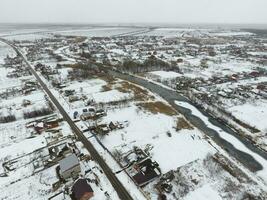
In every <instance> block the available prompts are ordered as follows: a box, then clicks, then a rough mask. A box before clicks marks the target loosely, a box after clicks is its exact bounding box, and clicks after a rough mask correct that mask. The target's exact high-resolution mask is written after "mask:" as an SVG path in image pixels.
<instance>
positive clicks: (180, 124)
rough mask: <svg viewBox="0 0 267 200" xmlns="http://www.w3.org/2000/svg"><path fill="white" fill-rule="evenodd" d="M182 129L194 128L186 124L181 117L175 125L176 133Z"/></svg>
mask: <svg viewBox="0 0 267 200" xmlns="http://www.w3.org/2000/svg"><path fill="white" fill-rule="evenodd" d="M182 129H188V130H193V129H194V127H193V126H192V125H191V124H189V123H188V121H186V120H185V119H184V118H183V117H178V119H177V123H176V131H180V130H182Z"/></svg>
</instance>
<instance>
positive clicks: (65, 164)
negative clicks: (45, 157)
mask: <svg viewBox="0 0 267 200" xmlns="http://www.w3.org/2000/svg"><path fill="white" fill-rule="evenodd" d="M77 165H79V160H78V158H77V156H76V155H75V154H71V155H69V156H68V157H66V158H64V159H62V160H61V161H59V166H60V170H61V171H62V172H65V171H67V170H69V169H71V168H73V167H75V166H77Z"/></svg>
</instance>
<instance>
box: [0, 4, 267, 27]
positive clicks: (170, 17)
mask: <svg viewBox="0 0 267 200" xmlns="http://www.w3.org/2000/svg"><path fill="white" fill-rule="evenodd" d="M0 22H7V23H9V22H18V23H34V22H49V23H58V22H60V23H61V22H65V23H247V24H251V23H252V24H254V23H263V24H267V0H0Z"/></svg>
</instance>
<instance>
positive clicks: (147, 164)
mask: <svg viewBox="0 0 267 200" xmlns="http://www.w3.org/2000/svg"><path fill="white" fill-rule="evenodd" d="M134 168H135V169H136V170H137V171H138V173H137V174H135V175H134V176H133V177H132V178H133V180H134V181H135V182H136V184H137V185H138V186H144V185H146V184H147V183H149V182H151V181H153V180H154V179H155V178H157V177H159V176H160V175H161V171H160V169H159V166H158V163H156V162H152V160H151V159H146V160H144V161H142V162H141V163H139V164H136V165H135V167H134Z"/></svg>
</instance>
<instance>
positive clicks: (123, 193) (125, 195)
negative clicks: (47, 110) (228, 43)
mask: <svg viewBox="0 0 267 200" xmlns="http://www.w3.org/2000/svg"><path fill="white" fill-rule="evenodd" d="M0 40H1V41H2V42H4V43H6V44H8V45H9V46H11V47H12V48H13V49H14V50H15V51H16V52H17V54H18V55H20V56H21V57H22V58H23V60H24V62H25V63H26V64H27V66H28V68H29V70H30V71H31V72H32V74H33V75H34V76H35V78H36V79H37V81H38V82H39V84H40V85H41V87H42V88H43V90H44V92H45V93H46V94H47V95H48V96H49V98H50V99H51V101H52V102H53V103H54V105H55V106H56V107H57V109H58V110H59V112H60V113H61V115H62V116H63V118H64V119H65V120H66V121H67V123H68V124H69V126H70V127H71V129H72V130H73V132H74V133H75V134H76V136H77V137H78V139H79V140H80V141H81V142H82V143H83V145H84V147H85V148H86V149H87V150H88V151H89V153H90V154H91V156H92V157H93V159H94V160H95V161H96V162H97V163H98V164H99V165H100V167H101V168H102V170H103V171H104V173H105V175H106V176H107V178H108V179H109V181H110V183H111V184H112V186H113V188H114V189H115V190H116V192H117V194H118V196H119V197H120V199H122V200H133V198H132V197H131V195H130V194H129V192H128V191H127V190H126V188H125V187H124V186H123V185H122V183H121V182H120V181H119V179H118V178H117V177H116V175H115V174H114V173H113V172H112V170H111V169H110V168H109V166H108V165H107V163H106V162H105V161H104V159H103V158H102V157H101V156H100V154H99V153H98V152H97V150H96V149H95V148H94V146H93V145H92V143H91V142H90V141H88V139H87V138H86V137H85V136H84V135H83V133H82V131H81V130H80V129H79V128H78V127H77V125H76V124H75V123H74V122H73V121H72V119H71V118H70V117H69V115H68V113H67V112H66V111H65V110H64V108H63V107H62V106H61V104H60V103H59V102H58V100H57V99H56V97H55V96H54V95H53V94H52V92H51V91H50V90H49V88H48V87H47V85H46V84H45V83H44V82H43V81H42V79H41V78H40V77H39V75H38V74H37V73H36V71H35V70H34V68H33V67H32V66H31V65H30V63H29V62H28V61H27V59H26V58H25V56H24V55H23V54H22V53H21V52H20V50H19V49H18V48H17V47H15V46H14V45H13V44H11V43H10V42H8V41H6V40H5V39H0Z"/></svg>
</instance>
